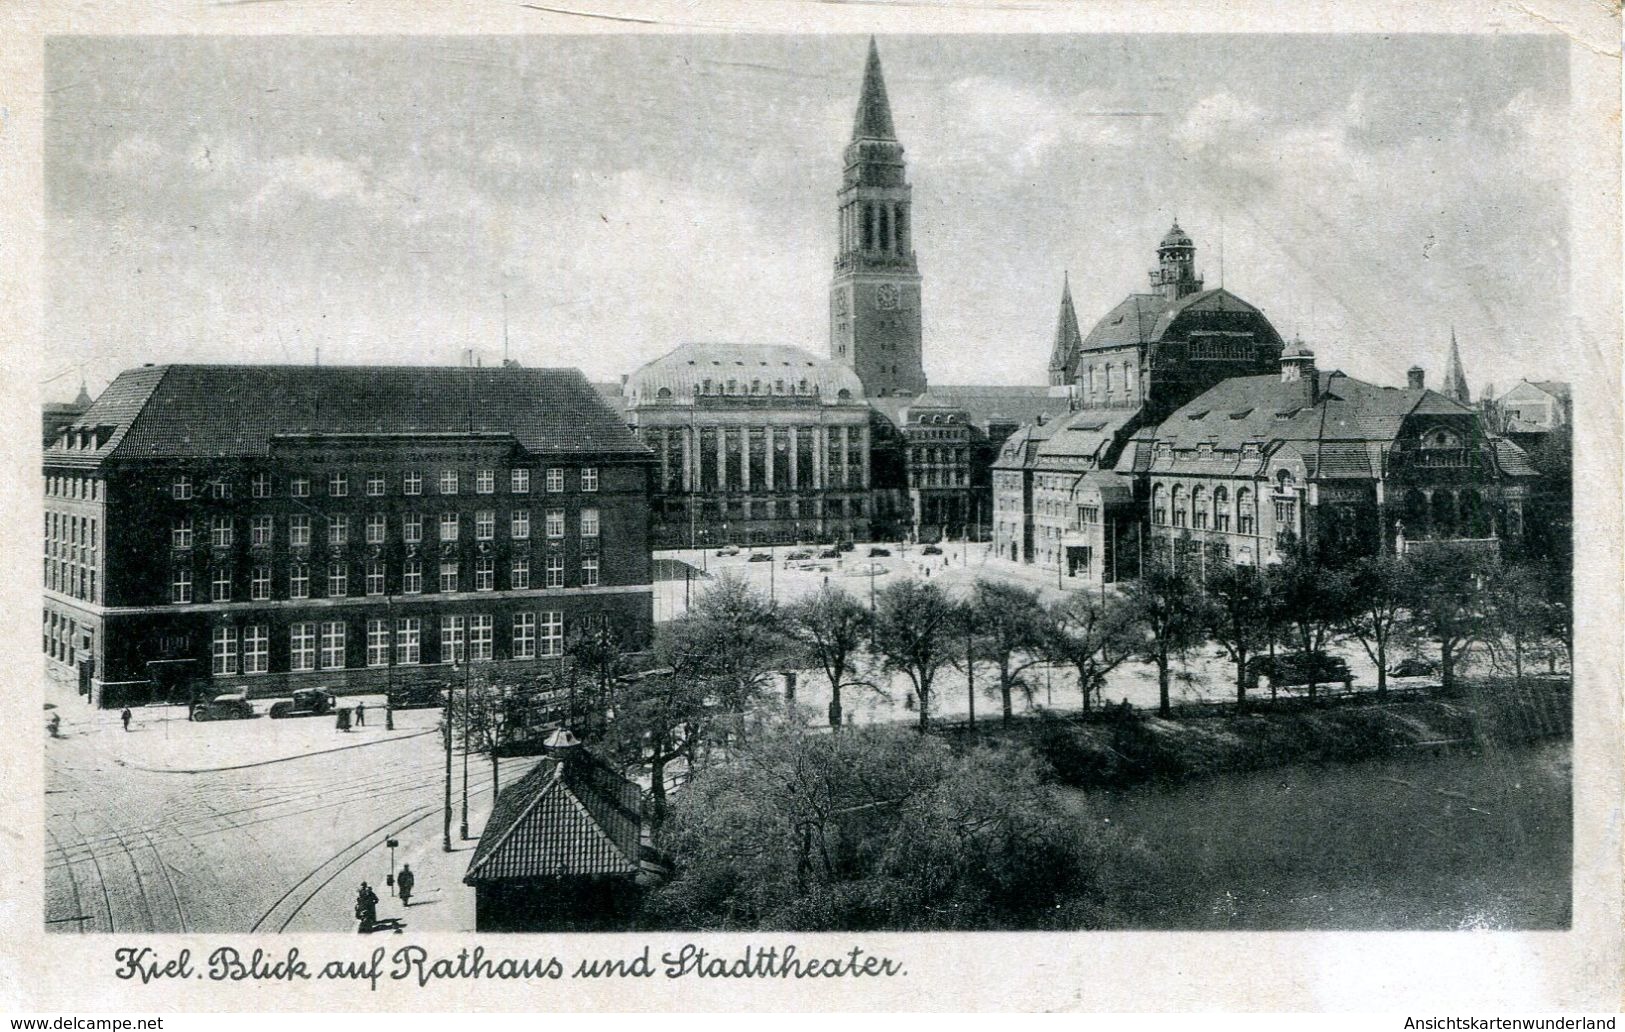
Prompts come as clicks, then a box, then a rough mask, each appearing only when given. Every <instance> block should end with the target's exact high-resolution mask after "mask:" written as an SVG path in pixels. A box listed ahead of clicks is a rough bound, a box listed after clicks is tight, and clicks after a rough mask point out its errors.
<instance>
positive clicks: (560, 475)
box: [547, 466, 564, 494]
mask: <svg viewBox="0 0 1625 1032" xmlns="http://www.w3.org/2000/svg"><path fill="white" fill-rule="evenodd" d="M563 490H564V470H562V469H560V468H559V467H557V466H552V467H549V468H548V471H547V491H548V493H549V494H558V493H559V492H560V491H563Z"/></svg>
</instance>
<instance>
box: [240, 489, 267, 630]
mask: <svg viewBox="0 0 1625 1032" xmlns="http://www.w3.org/2000/svg"><path fill="white" fill-rule="evenodd" d="M248 493H249V494H250V495H251V496H253V497H255V498H269V497H271V474H269V473H255V474H254V475H253V477H251V478H250V479H249V481H248ZM248 630H253V628H252V627H250V628H248ZM245 633H246V632H245ZM244 644H245V645H246V644H247V641H246V639H245V641H244Z"/></svg>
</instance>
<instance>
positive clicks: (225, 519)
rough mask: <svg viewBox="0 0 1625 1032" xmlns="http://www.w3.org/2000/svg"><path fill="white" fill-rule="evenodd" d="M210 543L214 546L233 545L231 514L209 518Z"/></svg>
mask: <svg viewBox="0 0 1625 1032" xmlns="http://www.w3.org/2000/svg"><path fill="white" fill-rule="evenodd" d="M209 544H210V545H211V546H213V547H214V548H230V547H231V517H230V516H211V517H210V518H209Z"/></svg>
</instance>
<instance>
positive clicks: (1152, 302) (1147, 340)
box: [1078, 287, 1274, 351]
mask: <svg viewBox="0 0 1625 1032" xmlns="http://www.w3.org/2000/svg"><path fill="white" fill-rule="evenodd" d="M1187 312H1245V313H1249V314H1253V315H1257V316H1259V319H1260V321H1261V322H1262V323H1263V325H1264V326H1266V327H1268V326H1269V321H1268V320H1267V319H1264V318H1263V314H1264V313H1263V312H1261V311H1259V310H1258V309H1257V308H1256V307H1254V306H1253V305H1251V304H1248V303H1247V302H1246V301H1243V300H1242V299H1241V298H1239V297H1237V296H1236V295H1234V294H1232V293H1230V291H1228V290H1226V289H1224V288H1223V287H1215V288H1213V289H1212V290H1203V291H1199V292H1197V293H1195V294H1191V295H1189V296H1186V297H1183V298H1180V299H1179V300H1178V301H1175V302H1173V303H1172V304H1170V303H1169V301H1168V299H1167V298H1165V297H1163V296H1162V295H1161V294H1130V295H1129V296H1128V297H1126V298H1124V299H1123V300H1122V301H1121V302H1119V303H1118V305H1117V307H1115V308H1113V309H1112V310H1111V311H1109V312H1107V313H1106V314H1105V315H1104V316H1102V317H1101V319H1100V321H1099V322H1097V323H1095V325H1094V327H1093V328H1092V329H1090V330H1089V335H1088V336H1086V337H1084V338H1083V344H1082V345H1081V346H1080V347H1079V349H1078V350H1079V351H1109V350H1112V349H1114V348H1123V347H1133V346H1135V345H1139V344H1151V343H1155V342H1156V341H1159V340H1161V339H1162V338H1163V337H1164V336H1165V335H1166V334H1167V333H1168V331H1169V329H1170V328H1171V327H1172V326H1173V324H1174V320H1176V319H1178V318H1179V317H1180V316H1181V315H1184V314H1186V313H1187ZM1270 332H1271V333H1273V332H1274V331H1273V328H1271V331H1270ZM1259 343H1261V344H1265V343H1274V342H1273V341H1270V340H1266V339H1262V338H1261V339H1260V340H1259Z"/></svg>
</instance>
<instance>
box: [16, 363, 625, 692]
mask: <svg viewBox="0 0 1625 1032" xmlns="http://www.w3.org/2000/svg"><path fill="white" fill-rule="evenodd" d="M652 462H653V456H651V455H650V454H649V452H648V450H647V449H645V448H644V447H643V446H642V445H641V444H640V443H638V441H637V440H636V439H635V438H634V437H633V436H632V435H631V434H629V433H628V432H627V430H626V428H625V426H624V425H622V423H621V421H620V419H619V418H618V417H617V416H616V415H615V413H614V412H613V411H612V410H611V409H610V408H609V407H608V406H607V405H605V404H604V403H603V401H602V399H601V398H599V396H598V395H597V393H596V392H595V391H594V390H593V388H592V387H591V386H590V385H589V384H588V383H587V381H586V380H585V379H583V378H582V377H581V375H580V374H579V373H577V372H575V371H573V370H552V369H540V370H538V369H519V368H511V367H510V368H501V369H474V368H467V369H451V368H439V369H435V368H406V367H386V368H367V367H349V368H345V367H332V368H316V367H278V366H199V365H172V366H146V367H143V368H140V369H133V370H128V371H126V372H124V373H123V374H121V375H120V376H119V377H118V378H117V379H116V380H115V381H114V382H113V383H112V384H111V385H110V386H109V387H108V388H107V390H106V391H105V392H103V394H102V395H101V397H99V398H98V399H96V401H95V403H94V404H93V405H91V406H90V408H89V409H88V410H86V411H85V412H84V413H83V414H82V415H81V416H80V418H79V419H78V420H76V421H75V422H74V423H73V424H71V425H70V426H69V427H68V428H67V429H66V430H65V432H64V433H63V434H61V435H60V436H59V437H58V438H57V440H56V442H55V443H54V444H53V445H52V446H51V447H50V448H49V449H47V451H46V454H45V462H44V475H45V510H46V511H45V556H44V573H45V605H44V613H43V617H44V628H43V642H44V650H45V653H46V656H47V660H48V667H49V669H50V670H51V672H52V673H53V674H54V675H55V676H59V677H72V678H74V679H75V680H77V682H78V684H79V685H80V688H81V690H82V691H84V692H85V693H87V694H88V695H89V696H90V697H91V698H92V699H93V700H94V701H96V702H99V703H100V704H103V705H115V704H119V703H121V702H122V701H124V700H127V699H131V700H140V699H144V698H149V697H153V696H168V697H178V698H185V697H187V696H189V695H193V694H203V693H208V692H211V691H230V690H239V689H242V690H247V691H249V692H250V693H251V694H253V695H257V696H263V695H272V694H281V693H284V692H286V691H288V690H290V689H291V688H294V687H301V686H307V685H308V686H315V685H321V686H325V687H328V688H330V689H332V690H335V691H340V692H342V691H360V690H369V691H376V690H379V689H381V688H382V687H383V686H384V685H385V684H386V683H390V682H396V683H398V682H400V681H401V680H403V679H405V680H411V679H414V678H423V677H433V676H436V669H435V668H437V667H441V668H444V667H445V666H446V665H447V664H449V663H451V662H452V661H453V660H454V659H457V658H459V656H461V655H466V656H467V657H468V658H469V659H471V660H472V661H474V662H492V663H500V664H507V665H509V666H510V667H511V669H512V670H513V671H515V672H524V671H529V670H535V669H539V668H540V667H541V666H542V665H543V664H545V663H546V662H547V661H548V660H549V659H551V658H553V657H557V656H559V655H560V654H561V651H562V648H563V643H564V635H565V633H566V631H567V630H568V629H569V628H570V627H571V626H572V625H575V624H577V623H579V622H581V621H585V620H591V619H598V618H607V619H610V620H612V621H613V622H614V623H615V625H616V626H617V628H618V629H619V630H620V631H621V632H622V633H623V634H624V635H625V636H626V638H627V640H628V644H629V645H631V646H632V647H636V646H638V645H639V644H641V643H642V642H643V641H644V640H646V639H647V637H648V635H649V632H650V626H651V617H652V597H653V596H652V591H651V563H650V541H649V506H648V493H649V475H650V468H651V465H652Z"/></svg>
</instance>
